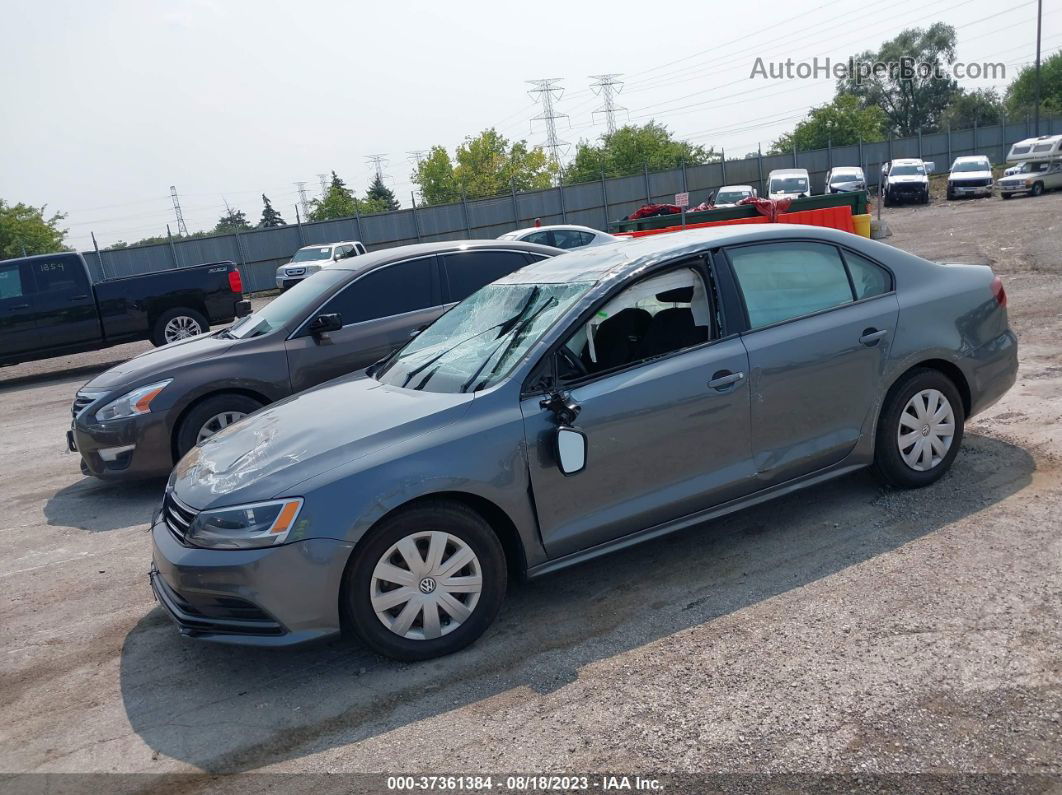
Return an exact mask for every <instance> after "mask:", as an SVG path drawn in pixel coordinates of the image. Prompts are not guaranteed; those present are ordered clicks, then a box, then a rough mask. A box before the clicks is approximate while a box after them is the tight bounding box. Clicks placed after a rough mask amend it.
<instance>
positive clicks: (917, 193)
mask: <svg viewBox="0 0 1062 795" xmlns="http://www.w3.org/2000/svg"><path fill="white" fill-rule="evenodd" d="M888 192H889V195H890V196H891V197H892V198H894V199H899V200H902V199H915V198H922V197H923V196H925V195H926V194H927V193H928V192H929V185H928V184H926V183H924V182H897V183H895V184H893V185H889V187H888Z"/></svg>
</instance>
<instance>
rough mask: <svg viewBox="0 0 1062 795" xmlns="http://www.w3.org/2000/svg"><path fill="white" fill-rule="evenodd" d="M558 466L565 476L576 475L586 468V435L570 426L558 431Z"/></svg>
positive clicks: (563, 426)
mask: <svg viewBox="0 0 1062 795" xmlns="http://www.w3.org/2000/svg"><path fill="white" fill-rule="evenodd" d="M556 434H557V435H556V453H557V466H558V467H560V471H561V473H562V474H564V475H576V474H578V473H579V472H582V471H583V470H584V469H585V468H586V447H587V445H586V434H585V433H583V432H582V431H580V430H576V429H575V428H572V427H571V426H569V425H561V426H560V427H559V428H557V430H556Z"/></svg>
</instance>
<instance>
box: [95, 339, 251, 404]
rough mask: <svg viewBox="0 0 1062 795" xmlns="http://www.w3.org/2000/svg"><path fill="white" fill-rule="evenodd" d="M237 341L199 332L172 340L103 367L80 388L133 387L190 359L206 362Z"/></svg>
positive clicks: (166, 372) (163, 376) (160, 375)
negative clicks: (125, 360)
mask: <svg viewBox="0 0 1062 795" xmlns="http://www.w3.org/2000/svg"><path fill="white" fill-rule="evenodd" d="M236 342H237V340H234V339H230V338H228V337H219V336H216V335H214V334H201V335H200V336H198V337H189V338H188V339H186V340H179V341H177V342H171V343H170V344H169V345H163V346H162V347H161V348H153V349H152V350H149V351H146V352H145V353H142V354H140V355H139V356H134V357H133V358H132V359H130V360H129V361H127V362H122V363H121V364H119V365H116V366H114V367H112V368H111V369H110V370H104V371H103V372H102V373H100V374H99V375H97V376H96V377H95V378H93V379H92V380H91V381H89V382H88V383H87V384H85V385H84V386H83V387H82V389H97V390H100V391H104V390H106V391H110V390H113V389H119V388H129V389H131V388H133V387H134V386H139V385H140V384H142V383H146V382H148V381H150V380H152V379H158V378H165V377H167V375H168V374H169V373H170V371H172V370H173V369H174V368H177V367H180V366H181V365H183V364H187V363H189V362H193V361H205V360H207V359H212V358H214V357H215V356H220V355H221V354H223V353H224V352H225V351H227V350H228V349H229V348H231V347H232V346H233V345H234V344H235V343H236Z"/></svg>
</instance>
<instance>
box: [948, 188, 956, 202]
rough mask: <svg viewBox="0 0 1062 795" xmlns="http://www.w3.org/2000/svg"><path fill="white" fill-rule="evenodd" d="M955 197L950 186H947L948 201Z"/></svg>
mask: <svg viewBox="0 0 1062 795" xmlns="http://www.w3.org/2000/svg"><path fill="white" fill-rule="evenodd" d="M954 198H955V194H954V193H952V192H951V188H948V201H952V200H953V199H954Z"/></svg>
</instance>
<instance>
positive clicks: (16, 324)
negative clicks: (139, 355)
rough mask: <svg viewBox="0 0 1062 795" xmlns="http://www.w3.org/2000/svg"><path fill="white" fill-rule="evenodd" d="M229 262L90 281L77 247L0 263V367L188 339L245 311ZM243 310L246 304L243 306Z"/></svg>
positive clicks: (239, 282) (240, 285) (233, 266)
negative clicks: (139, 342)
mask: <svg viewBox="0 0 1062 795" xmlns="http://www.w3.org/2000/svg"><path fill="white" fill-rule="evenodd" d="M245 304H246V302H244V301H243V281H242V280H241V278H240V272H239V270H237V268H236V264H235V263H233V262H214V263H209V264H206V265H195V266H193V267H189V268H175V269H173V270H166V271H159V272H158V273H146V274H142V275H139V276H126V277H123V278H118V279H107V280H104V281H101V282H96V283H95V284H93V283H92V279H91V278H90V277H89V270H88V267H87V265H86V264H85V260H84V258H83V257H82V256H81V255H80V254H78V253H76V252H61V253H57V254H42V255H40V256H36V257H23V258H21V259H11V260H4V261H3V262H0V365H9V364H18V363H20V362H29V361H34V360H36V359H47V358H48V357H51V356H60V355H63V354H70V353H80V352H81V351H91V350H97V349H99V348H106V347H109V346H111V345H118V344H120V343H123V342H133V341H135V340H143V339H149V340H151V342H152V343H154V344H155V345H165V344H167V343H169V342H175V341H177V340H181V339H185V338H187V337H192V336H195V335H197V334H202V333H204V332H206V331H209V330H210V326H211V325H212V324H222V323H228V322H230V321H232V320H233V319H234V318H235V317H236V316H237V314H239V313H240V312H241V311H244V305H245ZM246 309H247V310H249V309H250V306H249V305H246Z"/></svg>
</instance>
